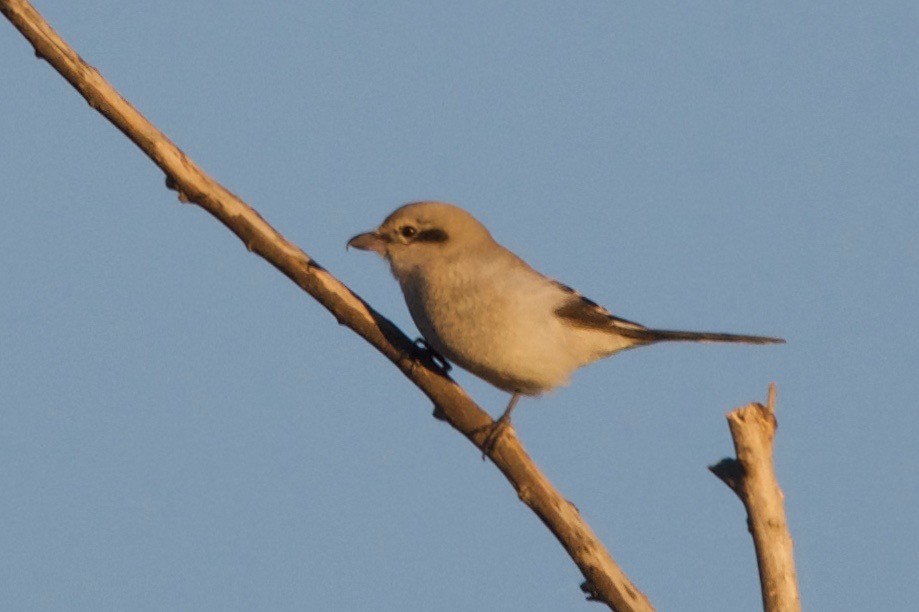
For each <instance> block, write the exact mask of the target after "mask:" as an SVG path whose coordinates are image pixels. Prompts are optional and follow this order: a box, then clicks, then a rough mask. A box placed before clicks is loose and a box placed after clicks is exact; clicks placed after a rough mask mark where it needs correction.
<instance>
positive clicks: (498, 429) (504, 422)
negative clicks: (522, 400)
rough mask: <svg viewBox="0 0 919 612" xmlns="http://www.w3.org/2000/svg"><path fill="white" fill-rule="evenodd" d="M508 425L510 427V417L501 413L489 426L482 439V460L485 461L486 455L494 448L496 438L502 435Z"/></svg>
mask: <svg viewBox="0 0 919 612" xmlns="http://www.w3.org/2000/svg"><path fill="white" fill-rule="evenodd" d="M508 427H511V418H510V415H509V414H504V415H502V416H501V418H500V419H498V420H497V421H495V422H494V423H492V424H491V425H490V426H489V428H488V433H487V434H486V436H485V440H483V441H482V461H485V456H486V455H488V454H490V453H491V452H492V451H494V450H495V446H497V444H498V440H499V439H500V438H501V436H502V435H504V432H506V431H507V428H508Z"/></svg>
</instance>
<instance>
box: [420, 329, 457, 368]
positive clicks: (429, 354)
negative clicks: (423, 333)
mask: <svg viewBox="0 0 919 612" xmlns="http://www.w3.org/2000/svg"><path fill="white" fill-rule="evenodd" d="M415 348H416V349H417V350H416V351H415V352H416V358H417V359H418V361H422V362H424V363H425V364H426V365H430V366H433V367H434V368H435V369H437V370H439V371H441V372H443V373H444V374H447V373H449V372H450V370H452V369H453V366H452V365H450V363H449V362H448V361H447V360H446V359H445V358H444V356H443V355H441V354H440V353H438V352H437V351H435V350H434V349H433V348H432V347H431V345H430V344H428V341H427V340H425V339H424V338H415Z"/></svg>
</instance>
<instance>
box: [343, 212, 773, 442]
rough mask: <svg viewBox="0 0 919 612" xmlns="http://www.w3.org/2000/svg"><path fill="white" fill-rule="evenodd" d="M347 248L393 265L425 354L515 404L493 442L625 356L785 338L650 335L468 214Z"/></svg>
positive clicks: (399, 227)
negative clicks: (523, 410)
mask: <svg viewBox="0 0 919 612" xmlns="http://www.w3.org/2000/svg"><path fill="white" fill-rule="evenodd" d="M347 246H348V247H354V248H355V249H359V250H364V251H372V252H375V253H376V254H378V255H379V256H381V257H382V258H383V259H385V260H386V261H387V262H388V263H389V267H390V270H391V272H392V274H393V276H394V277H395V278H396V280H397V281H398V283H399V286H400V288H401V289H402V295H403V296H404V298H405V303H406V305H407V306H408V310H409V313H410V314H411V317H412V320H413V321H414V323H415V325H416V326H417V328H418V331H420V332H421V335H422V336H423V338H424V344H426V345H427V346H428V347H430V348H431V349H433V350H434V351H436V353H437V354H439V355H440V356H442V357H444V358H446V360H447V361H449V362H452V363H454V364H456V365H458V366H460V367H461V368H463V369H465V370H467V371H469V372H471V373H472V374H474V375H476V376H478V377H479V378H481V379H483V380H485V381H486V382H488V383H490V384H491V385H493V386H495V387H497V388H498V389H501V390H503V391H506V392H508V393H510V394H511V399H510V401H509V403H508V404H507V407H506V408H505V410H504V413H503V414H502V415H501V417H500V418H499V419H498V420H497V421H495V423H494V426H493V427H494V429H493V430H492V432H491V433H490V434H489V439H491V440H494V439H495V437H496V436H498V435H500V432H501V431H502V430H503V429H504V428H506V427H507V426H508V425H509V424H510V419H511V413H512V411H513V410H514V408H515V406H516V405H517V402H518V400H519V399H520V397H521V396H523V395H527V396H538V395H541V394H543V393H545V392H547V391H550V390H552V389H555V388H556V387H559V386H563V385H566V384H568V382H569V379H570V377H571V374H572V373H573V372H574V371H575V370H577V369H579V368H581V367H583V366H586V365H588V364H590V363H592V362H594V361H597V360H599V359H602V358H604V357H609V356H611V355H614V354H616V353H619V352H621V351H624V350H627V349H631V348H635V347H639V346H644V345H648V344H654V343H657V342H664V341H688V342H739V343H749V344H780V343H784V342H785V341H784V340H783V339H781V338H772V337H766V336H752V335H744V334H726V333H713V332H695V331H675V330H666V329H650V328H648V327H645V326H644V325H640V324H638V323H635V322H633V321H629V320H627V319H623V318H620V317H618V316H615V315H613V314H612V313H610V312H609V311H608V310H606V309H605V308H603V307H602V306H600V305H599V304H597V303H596V302H594V301H593V300H590V299H588V298H586V297H584V296H583V295H581V294H580V293H578V292H577V291H575V290H574V289H572V288H571V287H569V286H567V285H564V284H562V283H560V282H558V281H556V280H554V279H552V278H550V277H548V276H545V275H543V274H541V273H540V272H537V271H536V270H534V269H533V268H532V267H530V266H529V265H528V264H527V263H526V262H524V261H523V260H522V259H521V258H520V257H518V256H517V255H515V254H514V253H512V252H511V251H510V250H508V249H507V248H505V247H503V246H502V245H501V244H499V243H498V242H497V241H495V239H494V238H493V237H492V235H491V233H490V232H489V231H488V229H486V227H485V226H484V225H483V224H482V223H480V222H479V221H478V220H477V219H476V218H475V217H473V216H472V215H471V214H470V213H469V212H467V211H466V210H464V209H462V208H460V207H459V206H455V205H452V204H447V203H444V202H434V201H421V202H411V203H409V204H405V205H404V206H401V207H399V208H397V209H396V210H395V211H393V212H392V213H391V214H390V215H389V216H388V217H386V219H385V220H384V221H383V223H382V224H381V225H380V226H379V227H377V228H376V229H375V230H372V231H369V232H365V233H361V234H357V235H356V236H354V237H352V238H351V239H350V240H349V241H348V243H347Z"/></svg>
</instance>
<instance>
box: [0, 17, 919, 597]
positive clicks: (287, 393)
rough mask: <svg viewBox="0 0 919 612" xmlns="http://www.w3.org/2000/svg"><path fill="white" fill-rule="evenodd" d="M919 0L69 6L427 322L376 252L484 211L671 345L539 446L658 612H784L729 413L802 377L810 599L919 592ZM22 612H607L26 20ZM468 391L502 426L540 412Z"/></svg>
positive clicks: (548, 417)
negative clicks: (112, 117)
mask: <svg viewBox="0 0 919 612" xmlns="http://www.w3.org/2000/svg"><path fill="white" fill-rule="evenodd" d="M917 7H919V5H917V4H916V3H915V2H907V1H901V2H871V3H864V2H832V3H822V4H819V5H818V4H811V5H810V6H807V7H802V6H801V5H800V3H791V2H780V3H771V4H770V5H769V6H768V7H766V6H749V5H742V4H738V3H730V2H710V3H702V4H698V3H697V5H695V6H689V5H685V6H684V5H678V4H674V3H647V2H642V3H632V4H624V3H612V2H582V3H577V4H576V5H571V4H563V3H545V2H505V3H493V2H461V3H430V2H408V1H394V2H386V3H382V2H361V3H352V2H334V3H333V2H324V3H315V2H303V3H293V2H267V3H252V2H229V1H228V2H219V3H217V2H210V3H205V2H177V1H163V2H134V1H125V0H119V1H106V2H103V1H93V2H78V3H74V2H61V1H50V0H49V1H46V2H39V3H38V8H39V9H40V10H42V11H43V12H44V14H45V16H46V17H47V18H48V19H49V20H50V21H51V23H52V24H53V25H54V26H55V27H56V28H57V29H58V31H59V32H60V33H61V34H62V35H63V36H64V37H65V38H66V39H67V40H68V41H69V42H70V43H71V44H72V45H74V47H75V48H76V49H77V51H78V52H79V53H80V54H82V55H83V57H84V58H86V60H87V61H89V62H90V63H92V64H93V65H95V66H96V67H97V68H98V69H99V70H100V71H101V72H102V74H103V75H105V76H106V77H107V78H108V79H109V80H110V81H111V82H112V83H113V84H114V85H115V86H116V87H117V88H118V89H119V90H120V91H121V92H122V94H123V95H124V96H125V97H127V98H128V99H129V100H131V101H132V102H134V103H135V104H136V105H137V107H138V108H139V109H140V110H141V111H142V112H144V113H145V114H146V115H147V116H148V117H149V118H150V119H151V120H152V121H153V122H154V123H155V124H157V125H158V126H159V127H160V128H161V129H163V130H164V131H165V132H166V133H167V134H168V135H169V136H170V137H171V138H172V139H173V140H174V141H176V142H177V143H178V144H179V145H180V146H182V147H183V148H184V149H185V151H186V152H187V153H188V154H189V155H190V156H192V157H193V158H194V159H195V160H197V161H198V162H199V163H200V164H202V165H203V166H204V167H205V168H206V169H207V170H208V171H209V172H211V173H212V174H213V175H214V176H215V177H216V178H218V179H219V180H221V181H223V182H224V184H226V185H227V186H228V187H229V188H230V189H232V190H234V191H235V192H237V193H239V194H240V195H241V196H243V197H244V198H245V199H246V200H247V201H249V202H250V203H251V204H252V205H253V206H255V207H256V208H257V209H258V210H259V211H260V212H261V213H262V214H263V215H264V216H265V217H266V218H267V219H268V220H269V221H270V222H271V223H273V224H274V225H275V226H276V227H277V228H278V229H279V230H280V231H281V232H282V233H283V234H284V235H285V236H287V237H288V238H290V239H292V240H294V241H295V242H297V243H298V244H300V245H301V246H302V247H303V248H304V249H305V250H306V251H307V252H308V253H309V254H310V255H311V256H313V257H315V258H316V259H317V260H318V261H319V262H320V263H322V264H323V265H325V266H326V267H328V268H329V269H330V270H331V271H332V272H333V273H334V274H336V275H338V276H339V277H340V278H341V279H342V280H344V281H345V282H346V283H348V284H349V285H350V286H351V287H352V288H353V289H354V290H356V291H357V292H358V293H360V294H361V295H362V296H363V297H364V298H366V299H367V300H369V301H370V302H371V303H372V304H374V305H375V306H376V307H377V308H378V309H379V310H380V311H381V312H383V313H384V314H386V315H387V316H390V317H392V318H393V319H394V320H395V321H396V322H397V323H398V324H399V325H400V326H402V327H403V329H405V330H406V331H407V332H408V333H410V334H415V333H416V332H415V331H414V327H413V326H412V324H411V321H410V320H409V318H408V315H407V313H406V310H405V307H404V305H403V304H402V299H401V296H400V295H399V293H398V289H397V287H396V285H395V283H394V282H393V281H392V279H391V278H389V274H388V272H387V271H386V269H385V266H384V265H383V264H382V262H379V261H377V260H375V259H374V258H373V257H371V256H368V255H367V254H364V253H354V252H351V253H346V252H345V250H344V243H345V241H346V240H347V238H348V237H350V236H351V235H353V234H355V233H357V232H358V231H363V230H366V229H369V228H371V227H373V226H375V225H376V224H377V223H378V222H379V221H380V220H381V219H382V218H383V216H384V215H385V214H387V213H388V212H389V211H390V210H391V209H392V208H394V207H396V206H397V205H399V204H401V203H403V202H405V201H408V200H415V199H421V198H439V199H445V200H449V201H453V202H455V203H458V204H461V205H463V206H465V207H466V208H468V209H469V210H471V211H472V212H473V213H474V214H476V215H477V216H478V217H479V218H481V219H482V220H483V221H484V222H485V223H486V224H487V225H488V226H489V227H490V229H491V230H492V232H493V234H494V235H495V236H496V237H497V238H498V239H499V240H500V241H501V242H503V243H504V244H505V245H506V246H508V247H509V248H511V249H513V250H515V251H517V252H518V253H519V254H521V255H522V256H523V257H524V258H525V259H527V260H528V261H529V262H530V263H531V264H533V265H534V266H535V267H536V268H538V269H540V270H542V271H544V272H545V273H547V274H550V275H552V276H555V277H557V278H559V279H560V280H562V281H564V282H565V283H568V284H570V285H572V286H574V287H576V288H578V289H579V290H581V291H582V292H583V293H585V294H586V295H588V296H589V297H591V298H593V299H594V300H596V301H598V302H600V303H602V304H604V305H606V306H608V307H609V308H610V309H611V310H613V311H614V312H615V313H616V314H619V315H620V316H623V317H626V318H630V319H633V320H638V321H640V322H642V323H645V324H648V325H652V326H658V327H668V328H686V329H709V330H717V331H735V332H748V333H764V334H775V335H782V336H785V337H786V338H788V340H789V343H788V345H786V346H783V347H747V346H703V345H671V346H657V347H653V348H647V349H642V350H638V351H633V352H630V353H626V354H623V355H620V356H618V357H616V358H614V359H612V360H610V361H607V362H602V363H600V364H597V365H594V366H592V367H590V368H588V369H586V370H584V371H582V372H580V373H578V374H577V375H576V376H575V380H574V384H573V385H572V386H571V387H569V388H566V389H562V390H559V391H557V392H555V393H553V394H550V395H548V396H546V397H543V398H541V399H538V400H526V401H524V402H523V403H522V404H521V406H520V408H519V409H518V412H517V413H516V417H515V424H516V427H517V430H518V432H519V434H520V436H521V438H522V439H523V441H524V443H525V444H526V446H527V447H528V449H529V450H530V451H531V453H532V454H533V456H534V457H535V459H536V460H537V462H539V463H540V465H541V466H542V467H543V468H544V470H545V471H546V473H547V474H548V475H549V477H550V478H552V479H553V480H554V481H555V482H556V484H557V485H558V486H559V488H560V489H561V490H562V491H563V493H564V494H565V495H566V496H568V497H569V498H570V499H571V500H572V501H574V502H575V503H576V504H577V505H578V507H579V508H580V510H581V512H582V513H583V514H584V516H585V517H586V518H587V520H588V521H589V522H590V523H591V525H592V526H593V527H594V529H595V530H596V531H597V532H598V533H599V535H600V536H601V537H602V538H603V539H604V541H605V542H606V543H607V544H608V546H609V547H610V549H611V550H612V552H613V554H614V556H615V557H616V559H617V560H618V561H620V562H621V564H622V565H623V566H624V568H625V570H626V571H627V572H628V573H629V574H630V576H631V577H632V578H633V579H634V580H635V581H636V583H637V584H638V585H639V587H641V588H642V589H643V590H644V591H645V592H646V593H647V594H648V595H649V596H650V597H651V599H652V601H653V602H655V604H656V605H657V606H658V608H659V609H661V610H690V611H694V610H696V611H712V610H725V611H737V610H753V609H756V608H757V607H758V606H759V592H758V583H757V577H756V569H755V564H754V557H753V552H752V545H751V542H750V538H749V536H748V534H747V533H746V529H745V524H744V514H743V511H742V508H741V505H740V504H739V503H738V501H737V500H736V499H735V498H734V496H733V495H732V494H731V493H730V492H729V491H728V490H727V488H725V487H724V486H723V485H722V484H721V483H720V482H718V481H717V480H716V479H715V478H714V477H712V476H711V475H710V474H709V473H708V472H707V471H706V469H705V467H706V465H708V464H710V463H713V462H715V461H716V460H718V459H719V458H721V457H722V456H725V455H728V454H731V453H732V448H731V444H730V439H729V437H728V433H727V428H726V425H725V423H724V420H723V414H724V413H725V412H726V411H727V410H728V409H730V408H731V407H733V406H735V405H738V404H743V403H746V402H748V401H751V400H758V399H763V398H765V394H766V387H767V384H768V383H769V382H770V381H772V380H774V381H776V382H777V383H778V389H779V406H778V410H779V419H780V428H779V434H778V440H777V467H778V472H779V476H780V479H781V482H782V485H783V487H784V490H785V493H786V497H787V510H788V515H789V521H790V526H791V529H792V532H793V535H794V538H795V543H796V553H797V561H798V573H799V580H800V584H801V591H802V599H803V602H804V605H805V608H807V609H810V610H868V609H884V610H904V609H908V608H909V607H910V605H915V602H916V601H917V600H919V582H917V581H916V580H915V574H916V568H917V567H919V553H917V549H919V527H917V525H916V508H917V506H919V488H917V486H919V448H917V436H919V416H917V409H916V406H915V398H916V390H915V388H916V380H917V373H919V368H917V366H919V359H917V357H919V351H917V348H916V332H917V330H919V325H917V324H916V310H917V304H919V239H917V230H919V210H917V192H919V184H917V183H919V181H917V178H916V176H917V173H916V168H917V164H919V146H917V136H919V130H917V116H919V113H917V108H919V99H917V98H919V46H917V37H916V32H917V29H919V18H917V17H919V9H917ZM0 57H2V58H3V59H2V61H0V79H2V91H0V178H2V187H0V200H2V211H3V222H2V223H0V281H2V292H0V403H2V405H0V607H3V608H4V609H11V610H12V609H20V610H21V609H50V610H54V609H77V610H129V609H130V610H162V609H197V610H205V609H207V610H234V609H235V610H249V609H273V610H305V609H310V610H366V609H374V610H475V609H478V610H588V609H591V608H592V606H593V607H595V605H594V604H585V603H582V601H581V594H580V593H579V592H578V589H577V585H578V583H579V582H580V581H581V577H580V575H579V574H578V573H577V571H576V569H575V567H574V566H573V565H572V563H571V562H570V560H569V559H568V558H567V557H566V556H565V554H564V553H563V551H562V550H561V548H560V547H559V546H558V544H557V543H556V542H555V541H554V539H553V538H552V537H551V536H550V535H549V534H548V533H547V532H546V530H545V529H544V528H543V527H542V525H541V524H540V523H539V521H538V520H537V519H536V518H535V517H534V516H532V515H531V514H530V512H529V511H528V510H527V509H526V508H525V507H524V506H523V505H522V504H520V503H519V502H518V501H517V499H516V497H515V496H514V494H513V492H512V491H511V489H510V488H509V487H508V486H507V484H506V483H505V482H504V481H503V479H502V478H501V477H500V475H499V474H497V472H496V471H495V470H494V468H493V466H491V465H490V464H488V463H483V462H481V461H480V460H479V456H478V453H477V452H476V450H475V449H474V448H473V447H472V446H471V445H469V444H468V443H467V442H466V441H465V440H464V439H462V438H461V437H460V436H458V435H456V433H455V432H453V431H452V430H450V429H449V428H448V427H447V426H446V425H444V424H442V423H440V422H438V421H435V420H434V419H432V418H431V417H430V416H429V415H430V409H431V407H430V405H429V403H428V401H427V400H426V399H425V398H424V397H423V396H422V395H421V394H420V393H418V392H417V391H416V390H415V389H414V388H413V387H412V386H411V385H410V384H409V383H408V382H407V381H405V380H404V379H403V378H402V376H401V375H400V374H399V373H398V372H397V371H396V370H395V369H394V368H393V367H392V366H391V365H389V364H388V363H387V362H385V361H384V360H383V359H382V358H381V357H380V356H379V355H377V354H376V353H375V352H374V351H372V350H371V349H369V348H368V347H367V346H366V345H365V344H364V343H363V342H362V341H360V340H359V339H357V338H356V337H355V336H354V335H353V334H351V333H350V332H349V331H347V330H346V329H344V328H342V327H340V326H338V325H336V324H335V322H334V320H333V319H332V317H331V316H329V315H328V314H327V313H326V312H325V311H323V310H322V309H321V308H320V307H319V306H317V305H316V304H315V303H313V302H312V301H311V300H310V299H309V298H308V297H306V296H305V295H304V294H302V293H300V292H299V291H298V290H297V289H296V288H295V287H294V286H293V285H292V284H291V283H290V282H289V281H288V280H287V279H285V278H283V277H282V276H281V275H279V274H277V273H276V272H275V271H274V270H273V269H271V268H270V267H269V266H267V265H266V264H265V263H264V262H262V261H261V260H259V259H257V258H256V257H254V256H252V255H250V254H249V253H247V252H246V250H245V249H244V248H243V247H242V245H241V244H240V243H239V242H238V241H237V240H236V239H235V238H234V237H232V236H231V235H230V234H229V233H228V232H227V231H226V230H225V229H223V228H222V227H221V226H219V225H218V224H217V223H215V222H214V221H213V220H212V219H211V218H210V217H208V216H207V215H206V214H205V213H203V212H202V211H201V210H199V209H197V208H195V207H191V206H183V205H181V204H178V203H177V202H176V199H175V195H174V194H173V193H172V192H169V191H167V190H166V189H164V187H163V176H162V174H161V173H160V172H159V171H158V170H157V169H156V168H155V167H154V166H153V165H152V164H151V163H150V162H149V161H148V160H147V159H145V158H144V157H143V156H142V155H141V154H140V153H139V152H138V151H137V150H136V149H135V148H134V147H133V145H131V144H130V143H129V142H128V141H127V140H126V139H125V138H124V137H123V136H122V135H121V134H120V133H119V132H117V131H116V130H115V129H114V128H113V127H111V126H110V125H109V124H108V123H106V122H105V121H104V120H103V119H101V118H100V116H98V115H97V114H96V113H95V112H93V111H92V110H91V109H90V108H89V107H88V106H87V105H86V103H85V102H84V101H83V100H82V99H81V98H79V97H78V96H77V95H76V93H75V92H74V91H73V90H72V89H71V88H70V87H69V86H67V85H66V84H65V83H64V82H63V80H62V79H61V78H60V77H59V76H58V75H57V74H56V73H54V72H53V71H52V70H51V69H50V68H49V67H48V66H47V64H45V63H44V62H41V61H37V60H36V59H35V58H34V57H33V56H32V52H31V48H30V47H29V46H28V45H27V44H26V42H25V41H24V39H22V37H21V36H20V35H19V34H18V33H17V32H15V31H14V30H13V29H12V27H10V25H9V24H8V23H6V22H4V23H2V24H0ZM457 378H458V380H459V381H460V382H461V383H462V384H463V385H464V386H466V387H467V389H469V391H470V393H471V394H472V395H473V397H475V398H476V399H477V400H478V401H479V402H480V403H481V404H482V405H483V406H484V407H486V408H487V409H489V410H491V411H492V412H493V413H496V412H498V411H500V410H501V408H502V407H503V405H504V403H505V402H506V396H505V395H504V394H502V393H499V392H497V391H495V390H493V389H491V388H489V387H487V386H486V385H485V384H484V383H480V382H478V381H476V380H473V379H472V377H471V376H469V375H466V374H464V373H458V374H457Z"/></svg>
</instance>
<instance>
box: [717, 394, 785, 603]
mask: <svg viewBox="0 0 919 612" xmlns="http://www.w3.org/2000/svg"><path fill="white" fill-rule="evenodd" d="M727 419H728V427H729V428H730V430H731V437H732V438H733V439H734V449H735V452H736V453H737V458H736V459H730V458H728V459H722V460H721V461H720V462H718V464H717V465H713V466H710V467H709V469H710V470H711V471H712V473H714V474H715V476H717V477H718V478H720V479H721V480H722V481H723V482H724V483H725V484H726V485H727V486H728V487H730V488H731V490H732V491H734V493H736V494H737V496H738V497H739V498H740V501H741V502H743V505H744V507H745V508H746V509H747V517H748V518H747V524H748V527H749V529H750V533H751V534H752V535H753V545H754V547H755V548H756V562H757V564H758V565H759V579H760V586H761V588H762V595H763V609H764V610H766V612H800V610H801V600H800V598H799V596H798V578H797V575H796V573H795V559H794V543H793V542H792V539H791V534H790V533H789V531H788V523H787V521H786V519H785V505H784V500H785V497H784V495H782V490H781V489H780V488H779V483H778V480H777V479H776V476H775V469H774V467H773V461H772V443H773V440H774V438H775V430H776V427H777V423H776V420H775V383H773V384H771V385H769V399H768V403H767V405H766V406H763V405H762V404H757V403H754V404H749V405H747V406H744V407H742V408H737V409H735V410H732V411H731V412H729V413H728V415H727Z"/></svg>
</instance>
